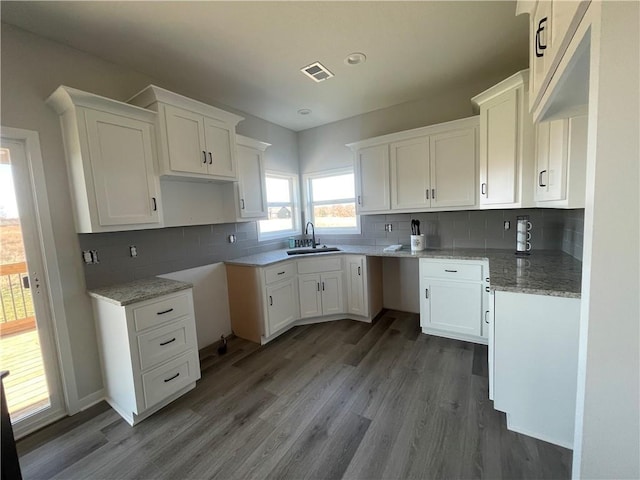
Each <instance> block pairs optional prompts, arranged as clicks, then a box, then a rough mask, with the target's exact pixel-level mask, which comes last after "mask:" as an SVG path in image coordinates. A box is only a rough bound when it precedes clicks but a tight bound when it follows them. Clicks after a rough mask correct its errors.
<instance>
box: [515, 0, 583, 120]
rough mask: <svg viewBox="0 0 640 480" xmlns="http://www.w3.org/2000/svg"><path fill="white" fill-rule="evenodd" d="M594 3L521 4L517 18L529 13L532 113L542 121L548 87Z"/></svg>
mask: <svg viewBox="0 0 640 480" xmlns="http://www.w3.org/2000/svg"><path fill="white" fill-rule="evenodd" d="M589 3H590V0H586V1H582V0H580V1H576V0H539V1H530V0H529V1H519V2H518V5H517V8H516V15H519V14H522V13H528V14H529V18H530V31H529V65H530V68H531V70H530V84H529V110H530V111H531V112H535V114H534V119H535V120H536V121H538V119H539V115H540V113H541V112H542V109H541V108H540V107H541V105H542V104H544V103H547V100H548V99H549V97H550V92H548V91H547V90H548V87H549V84H550V82H551V79H552V77H553V76H554V75H555V74H556V71H557V69H558V66H559V64H560V62H561V60H562V57H563V55H564V53H565V52H566V51H567V47H568V46H569V43H570V42H571V40H572V38H573V36H574V34H575V33H576V30H577V29H578V25H579V24H580V21H581V20H582V17H583V16H584V14H585V12H586V11H587V9H588V7H589Z"/></svg>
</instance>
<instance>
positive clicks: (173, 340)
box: [160, 337, 176, 347]
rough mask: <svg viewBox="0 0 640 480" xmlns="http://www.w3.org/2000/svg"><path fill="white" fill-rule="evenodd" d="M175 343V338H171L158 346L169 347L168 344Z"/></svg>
mask: <svg viewBox="0 0 640 480" xmlns="http://www.w3.org/2000/svg"><path fill="white" fill-rule="evenodd" d="M175 341H176V337H173V338H172V339H171V340H167V341H166V342H162V343H161V344H160V346H161V347H164V346H165V345H169V344H170V343H172V342H175Z"/></svg>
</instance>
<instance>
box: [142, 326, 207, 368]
mask: <svg viewBox="0 0 640 480" xmlns="http://www.w3.org/2000/svg"><path fill="white" fill-rule="evenodd" d="M190 348H196V340H195V328H194V321H193V318H192V317H191V316H188V317H183V318H182V319H181V320H179V321H177V322H171V323H170V324H168V325H165V326H162V327H160V328H156V329H154V330H151V331H150V332H147V333H142V334H140V335H138V352H139V354H140V369H141V370H146V369H147V368H151V367H153V366H154V365H158V364H159V363H162V362H164V361H165V360H168V359H169V358H171V357H175V356H176V355H178V354H180V353H182V352H185V351H187V350H188V349H190Z"/></svg>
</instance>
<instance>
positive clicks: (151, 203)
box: [47, 86, 162, 233]
mask: <svg viewBox="0 0 640 480" xmlns="http://www.w3.org/2000/svg"><path fill="white" fill-rule="evenodd" d="M47 103H48V105H49V106H51V107H52V108H53V109H54V110H55V111H56V112H57V113H58V114H59V115H60V123H61V126H62V135H63V141H64V148H65V154H66V158H67V173H68V176H69V183H70V187H71V194H72V200H73V206H74V218H75V224H76V231H77V232H78V233H95V232H113V231H122V230H138V229H144V228H158V227H161V226H162V215H161V199H160V186H159V180H158V177H157V175H156V172H155V164H156V152H157V150H156V141H155V135H154V124H155V120H156V114H155V113H154V112H150V111H148V110H144V109H142V108H137V107H134V106H132V105H127V104H125V103H121V102H117V101H115V100H111V99H108V98H104V97H100V96H98V95H94V94H91V93H87V92H83V91H80V90H76V89H73V88H69V87H65V86H60V87H58V89H57V90H56V91H55V92H53V93H52V94H51V96H50V97H49V98H48V99H47Z"/></svg>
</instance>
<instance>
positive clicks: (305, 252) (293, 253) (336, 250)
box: [287, 247, 340, 255]
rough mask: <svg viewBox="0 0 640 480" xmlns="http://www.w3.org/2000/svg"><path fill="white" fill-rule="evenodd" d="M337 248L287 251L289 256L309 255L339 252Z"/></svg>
mask: <svg viewBox="0 0 640 480" xmlns="http://www.w3.org/2000/svg"><path fill="white" fill-rule="evenodd" d="M339 251H340V249H339V248H337V247H318V248H296V249H294V250H287V255H307V254H309V253H324V252H339Z"/></svg>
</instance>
